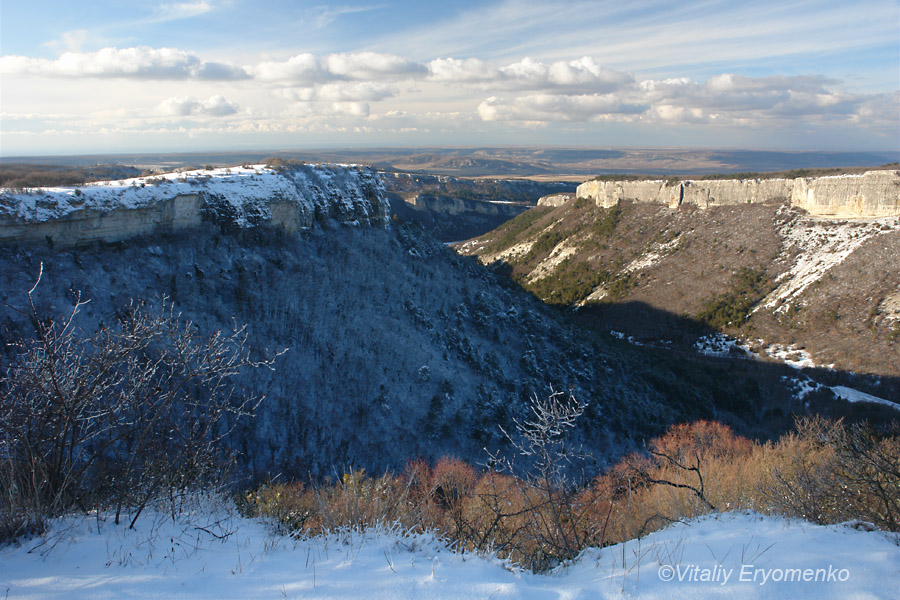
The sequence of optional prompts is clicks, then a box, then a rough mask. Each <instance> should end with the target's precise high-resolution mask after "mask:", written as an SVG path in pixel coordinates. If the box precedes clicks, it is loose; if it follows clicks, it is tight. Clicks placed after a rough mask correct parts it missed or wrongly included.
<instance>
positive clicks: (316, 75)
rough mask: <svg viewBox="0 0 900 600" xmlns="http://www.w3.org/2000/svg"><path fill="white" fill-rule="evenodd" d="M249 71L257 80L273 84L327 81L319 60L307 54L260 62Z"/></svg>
mask: <svg viewBox="0 0 900 600" xmlns="http://www.w3.org/2000/svg"><path fill="white" fill-rule="evenodd" d="M249 70H250V71H251V72H252V73H253V75H254V76H255V77H256V78H257V79H259V80H261V81H267V82H274V83H284V84H297V83H313V82H317V81H325V80H327V79H328V77H327V74H326V73H325V71H324V70H323V69H322V67H321V66H320V65H319V60H318V59H317V58H316V57H315V56H314V55H312V54H309V53H304V54H298V55H296V56H292V57H291V58H289V59H287V60H285V61H266V62H261V63H259V64H258V65H256V66H255V67H249Z"/></svg>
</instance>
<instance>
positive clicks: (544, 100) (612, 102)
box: [477, 94, 649, 122]
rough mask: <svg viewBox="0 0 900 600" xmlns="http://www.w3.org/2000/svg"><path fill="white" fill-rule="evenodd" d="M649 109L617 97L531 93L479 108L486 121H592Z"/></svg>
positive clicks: (495, 99) (495, 100)
mask: <svg viewBox="0 0 900 600" xmlns="http://www.w3.org/2000/svg"><path fill="white" fill-rule="evenodd" d="M648 108H649V106H647V105H644V104H639V103H632V102H629V101H628V100H626V99H624V98H621V97H619V96H617V95H615V94H579V95H565V94H530V95H526V96H519V97H518V98H514V99H513V100H512V101H509V102H507V101H506V100H504V99H502V98H498V97H496V96H492V97H490V98H488V99H487V100H485V101H484V102H482V103H481V104H479V105H478V109H477V112H478V116H479V117H481V119H482V120H484V121H529V122H533V121H589V120H592V119H596V118H601V117H605V116H610V115H635V114H641V113H643V112H645V111H646V110H647V109H648Z"/></svg>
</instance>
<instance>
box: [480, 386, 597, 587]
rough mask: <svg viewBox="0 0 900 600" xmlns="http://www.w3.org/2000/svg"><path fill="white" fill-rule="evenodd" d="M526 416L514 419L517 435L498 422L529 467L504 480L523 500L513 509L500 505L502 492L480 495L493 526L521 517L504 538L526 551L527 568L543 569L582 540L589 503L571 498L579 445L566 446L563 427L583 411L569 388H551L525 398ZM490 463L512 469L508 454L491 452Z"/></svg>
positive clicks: (566, 433)
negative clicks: (521, 474) (527, 401)
mask: <svg viewBox="0 0 900 600" xmlns="http://www.w3.org/2000/svg"><path fill="white" fill-rule="evenodd" d="M529 408H530V411H531V415H530V418H528V419H526V420H521V421H520V420H517V419H516V420H514V422H515V424H516V432H517V435H511V434H510V433H509V432H507V431H506V430H504V429H503V428H502V427H501V431H503V434H504V435H505V436H506V439H507V440H508V441H509V443H510V445H511V447H512V449H513V452H514V453H515V454H517V455H518V456H520V457H522V458H523V459H524V461H525V462H527V463H528V464H529V465H530V468H529V469H528V470H527V472H526V473H525V474H524V477H514V478H512V479H510V480H509V481H510V482H511V484H513V485H517V486H519V487H520V490H519V495H520V496H521V497H522V498H524V506H523V507H521V508H518V509H516V510H509V508H508V507H506V508H504V503H503V502H502V499H503V497H504V496H505V493H494V494H487V495H485V497H484V498H483V501H484V502H485V504H486V505H487V506H488V508H489V509H490V510H491V511H492V512H493V514H494V517H495V518H494V522H495V526H494V529H496V528H497V526H499V524H500V523H501V522H502V521H503V520H511V519H516V518H520V517H523V516H524V517H525V518H524V519H522V520H521V526H519V527H515V528H510V527H507V528H506V529H507V531H510V530H511V531H512V532H513V534H512V535H511V536H510V539H508V540H507V541H506V544H507V545H508V546H510V547H512V546H519V549H520V552H521V553H522V554H523V555H525V556H528V557H529V558H530V560H531V562H532V565H531V566H532V568H535V569H537V570H543V569H547V568H550V567H552V566H554V564H556V563H558V562H559V561H560V560H571V559H573V558H575V557H576V556H577V555H578V553H579V552H580V551H581V550H582V549H583V548H584V543H585V540H584V539H583V535H582V531H581V529H580V527H579V524H580V522H581V521H582V517H583V516H584V514H585V512H586V511H587V510H588V508H589V506H588V505H585V504H583V503H579V502H577V501H576V497H577V495H578V488H577V485H576V482H575V481H574V479H573V478H572V476H571V473H572V472H573V459H577V458H581V457H582V456H581V454H580V451H579V450H578V449H573V448H572V447H570V443H569V433H570V432H571V430H572V429H573V428H574V427H575V426H576V424H577V421H578V418H579V417H581V415H582V414H584V410H585V408H586V404H584V403H582V402H580V401H578V400H577V399H576V398H575V396H574V395H573V394H571V393H568V394H567V393H565V392H551V394H550V395H549V396H547V397H546V398H541V397H539V396H537V395H535V396H533V397H532V398H531V402H530V406H529ZM489 464H490V466H492V467H493V468H494V469H496V470H498V471H505V472H508V473H510V474H511V475H518V473H517V471H519V470H520V469H519V468H518V467H517V465H516V462H515V460H514V459H511V458H504V457H501V456H500V455H499V454H497V453H495V454H492V455H491V457H490V463H489Z"/></svg>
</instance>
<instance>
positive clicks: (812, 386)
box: [782, 377, 900, 410]
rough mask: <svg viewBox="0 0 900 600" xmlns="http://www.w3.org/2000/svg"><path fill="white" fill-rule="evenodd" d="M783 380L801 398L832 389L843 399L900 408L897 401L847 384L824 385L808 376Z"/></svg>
mask: <svg viewBox="0 0 900 600" xmlns="http://www.w3.org/2000/svg"><path fill="white" fill-rule="evenodd" d="M782 380H783V381H785V383H786V384H787V385H788V386H790V388H791V389H792V390H793V393H794V397H796V398H798V399H800V400H803V399H804V398H806V396H808V395H809V394H810V393H811V392H815V391H818V390H831V392H832V393H833V394H834V395H835V396H837V397H838V398H840V399H841V400H846V401H847V402H871V403H873V404H881V405H883V406H887V407H889V408H893V409H895V410H900V404H898V403H896V402H891V401H890V400H885V399H884V398H879V397H878V396H873V395H872V394H867V393H865V392H861V391H859V390H856V389H853V388H850V387H847V386H843V385H832V386H828V385H823V384H821V383H818V382H816V381H813V380H812V379H809V378H808V377H804V378H797V377H791V378H788V377H782Z"/></svg>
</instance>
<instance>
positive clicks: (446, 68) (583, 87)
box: [428, 56, 634, 93]
mask: <svg viewBox="0 0 900 600" xmlns="http://www.w3.org/2000/svg"><path fill="white" fill-rule="evenodd" d="M428 68H429V70H430V72H431V75H430V77H429V79H430V80H431V81H439V82H447V83H470V84H480V85H481V86H482V87H496V88H498V89H514V90H530V91H546V92H560V91H568V92H581V93H607V92H612V91H614V90H616V89H618V88H620V87H623V86H627V85H630V84H632V83H634V79H633V78H632V77H631V75H628V74H627V73H621V72H618V71H611V70H608V69H603V68H602V67H601V66H600V65H598V64H597V63H596V62H595V61H594V59H593V58H591V57H590V56H584V57H582V58H579V59H576V60H572V61H569V62H565V61H558V62H554V63H552V64H550V65H546V64H544V63H542V62H540V61H537V60H534V59H533V58H530V57H525V58H523V59H522V60H520V61H518V62H514V63H511V64H508V65H506V66H504V67H500V68H499V69H497V68H494V67H492V66H490V65H488V64H487V63H485V62H484V61H481V60H479V59H477V58H468V59H465V60H459V59H455V58H438V59H435V60H433V61H431V62H430V63H428Z"/></svg>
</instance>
